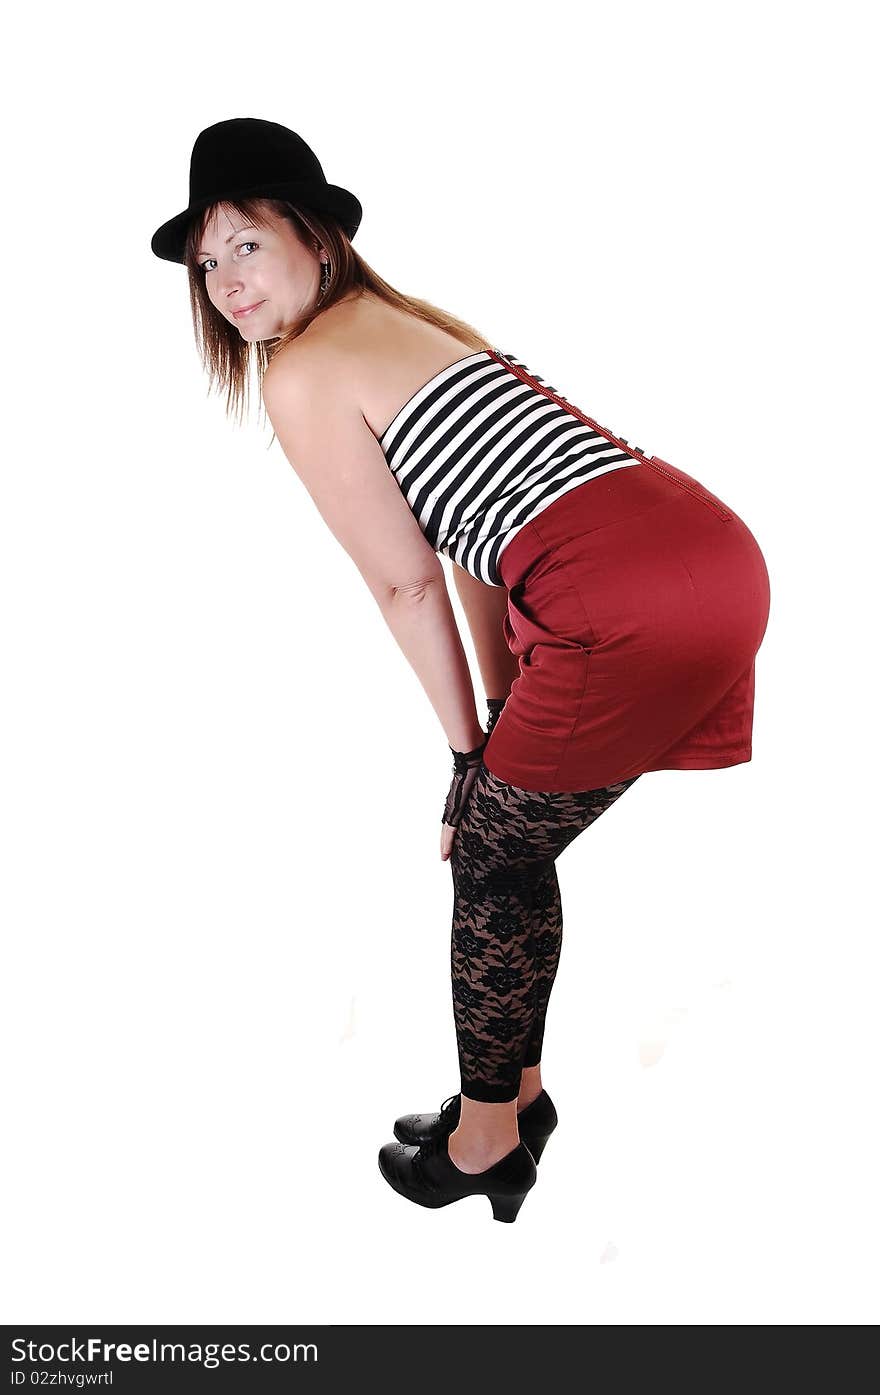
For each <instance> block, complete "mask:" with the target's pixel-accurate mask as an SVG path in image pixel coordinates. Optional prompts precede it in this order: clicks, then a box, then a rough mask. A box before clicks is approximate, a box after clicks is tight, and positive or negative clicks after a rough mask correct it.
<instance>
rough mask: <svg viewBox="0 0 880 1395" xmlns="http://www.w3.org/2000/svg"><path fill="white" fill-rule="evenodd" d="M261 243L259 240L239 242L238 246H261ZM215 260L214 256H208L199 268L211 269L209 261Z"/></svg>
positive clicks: (201, 269)
mask: <svg viewBox="0 0 880 1395" xmlns="http://www.w3.org/2000/svg"><path fill="white" fill-rule="evenodd" d="M259 245H260V244H259V242H239V244H238V247H259ZM238 247H236V249H235V250H236V251H238ZM248 256H250V253H248ZM213 260H214V258H213V257H208V258H207V260H206V261H203V262H202V263H201V264H200V266H199V270H200V271H207V270H208V269H209V268H208V262H212V261H213Z"/></svg>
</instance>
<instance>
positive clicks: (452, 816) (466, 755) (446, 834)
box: [440, 737, 488, 862]
mask: <svg viewBox="0 0 880 1395" xmlns="http://www.w3.org/2000/svg"><path fill="white" fill-rule="evenodd" d="M486 740H488V737H487V738H486ZM449 749H450V751H452V756H453V760H454V762H455V773H454V774H453V776H452V784H451V785H450V786H449V793H448V794H447V796H446V807H445V808H444V810H443V826H442V830H441V833H440V858H441V860H442V861H443V862H445V861H446V860H447V859H448V858H449V857H450V855H451V853H452V844H453V843H454V842H455V832H456V829H457V828H458V825H459V822H460V820H461V816H462V814H463V813H464V807H465V805H466V804H467V801H468V796H469V794H470V792H471V785H472V784H473V783H474V780H476V778H477V776H478V774H479V773H480V767H481V765H482V764H483V752H484V751H485V749H486V741H481V742H480V744H479V745H478V746H475V747H474V748H473V750H472V751H453V750H452V747H451V746H450V748H449Z"/></svg>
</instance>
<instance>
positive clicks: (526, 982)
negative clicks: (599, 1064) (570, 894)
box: [449, 765, 640, 1104]
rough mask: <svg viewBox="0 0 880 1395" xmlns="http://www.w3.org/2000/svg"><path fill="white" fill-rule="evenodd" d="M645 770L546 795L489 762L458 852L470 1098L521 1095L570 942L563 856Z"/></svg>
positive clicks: (455, 993)
mask: <svg viewBox="0 0 880 1395" xmlns="http://www.w3.org/2000/svg"><path fill="white" fill-rule="evenodd" d="M639 778H640V777H639V776H638V775H634V776H632V778H631V779H629V780H622V781H621V782H620V783H619V784H615V785H607V786H605V787H604V788H602V789H596V790H585V791H578V792H577V793H573V794H569V793H562V794H560V793H556V794H550V793H546V794H545V793H536V792H535V791H533V790H523V789H519V788H518V787H517V786H516V785H508V784H505V782H504V781H503V780H500V779H499V778H498V777H497V776H496V775H493V774H492V772H491V771H490V770H487V769H486V767H485V766H484V765H483V766H481V767H480V771H479V774H478V775H477V778H476V779H475V781H474V783H473V785H472V787H471V792H470V796H469V798H468V801H467V804H466V805H465V808H464V812H463V814H462V817H461V822H460V823H459V825H458V832H457V833H456V836H455V841H454V842H453V845H452V853H451V855H450V859H449V861H450V865H451V867H452V879H453V886H454V891H455V898H454V907H453V914H452V1005H453V1012H454V1014H455V1030H456V1037H457V1041H458V1060H459V1068H460V1071H461V1090H462V1093H463V1094H465V1095H467V1096H468V1097H469V1098H470V1099H475V1100H484V1101H487V1102H489V1103H498V1104H500V1103H503V1102H505V1101H509V1100H513V1099H516V1097H517V1095H518V1094H519V1086H520V1075H521V1072H522V1069H523V1067H524V1066H533V1065H537V1064H538V1062H539V1061H540V1059H541V1047H542V1044H543V1040H544V1023H545V1018H546V1015H547V1002H548V1000H549V997H550V990H551V989H552V987H553V980H554V979H555V977H556V969H557V966H558V964H559V951H560V948H561V945H562V905H561V901H560V896H559V882H558V880H557V877H556V866H555V863H556V859H557V858H558V856H559V854H560V853H561V852H562V851H563V849H565V848H567V847H568V845H569V843H571V842H573V841H574V839H575V838H576V837H577V836H578V834H579V833H582V832H583V830H584V829H585V828H588V827H589V826H590V824H591V823H593V822H594V821H595V820H596V819H597V818H598V817H599V815H600V814H603V813H604V812H605V810H606V809H608V808H610V806H611V805H612V804H613V803H614V802H615V800H617V799H619V798H620V796H621V795H622V794H623V792H624V790H627V789H629V787H630V785H632V784H634V783H635V781H636V780H638V779H639Z"/></svg>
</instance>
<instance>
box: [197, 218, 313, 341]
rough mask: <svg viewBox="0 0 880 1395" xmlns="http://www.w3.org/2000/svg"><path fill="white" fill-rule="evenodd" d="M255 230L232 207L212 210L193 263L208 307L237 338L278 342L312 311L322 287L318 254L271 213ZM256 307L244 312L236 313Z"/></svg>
mask: <svg viewBox="0 0 880 1395" xmlns="http://www.w3.org/2000/svg"><path fill="white" fill-rule="evenodd" d="M262 216H263V217H264V219H265V221H266V223H267V224H268V226H264V227H259V228H256V227H254V226H252V225H251V224H250V223H247V222H246V221H245V220H244V219H243V218H241V217H240V215H239V214H237V213H235V212H234V211H233V210H232V209H228V210H227V209H226V208H225V207H224V206H221V207H220V208H219V209H217V210H215V212H214V214H213V215H212V216H211V218H210V220H209V221H208V223H207V224H206V226H205V228H204V231H203V232H202V236H201V240H200V242H199V245H198V262H199V266H200V267H201V268H202V276H203V277H204V282H205V289H206V290H207V293H208V298H209V300H210V301H211V304H212V305H214V306H216V308H217V309H218V310H219V311H220V314H221V315H223V316H224V318H225V319H227V320H228V321H229V323H230V324H232V325H235V328H236V329H237V330H238V332H239V334H240V335H241V337H242V339H247V340H248V341H249V342H256V341H257V340H260V339H278V338H279V337H280V336H281V335H282V334H284V333H286V332H287V331H288V330H289V329H292V328H293V327H294V326H295V325H296V324H297V323H298V322H299V321H300V320H301V319H302V318H303V316H304V315H306V314H307V313H308V312H309V311H310V310H311V309H312V307H313V305H314V303H315V301H316V299H317V297H318V291H319V288H320V284H321V264H320V261H319V258H318V254H317V252H315V251H311V250H310V249H309V248H308V247H306V246H305V245H304V244H303V243H302V242H301V241H300V239H299V237H298V236H297V234H296V230H295V229H294V228H293V227H292V225H291V224H290V222H289V221H288V220H287V219H286V218H280V217H278V215H277V214H275V213H274V212H273V210H271V209H268V208H267V209H265V210H264V212H263V215H262ZM252 305H256V306H257V308H256V309H255V310H251V311H250V313H249V314H246V315H242V314H239V315H237V314H236V312H237V311H242V310H246V309H247V308H248V307H249V306H252Z"/></svg>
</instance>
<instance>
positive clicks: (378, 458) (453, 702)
mask: <svg viewBox="0 0 880 1395" xmlns="http://www.w3.org/2000/svg"><path fill="white" fill-rule="evenodd" d="M294 363H295V364H296V368H295V369H294V366H293V365H294ZM335 369H336V365H335V363H333V362H332V361H321V360H317V359H316V360H313V359H311V358H308V359H307V358H304V357H303V356H293V355H291V353H290V351H289V350H288V351H286V353H285V354H284V355H282V356H281V357H279V358H278V359H277V360H273V362H272V363H271V364H270V366H269V368H268V369H267V371H266V374H265V375H264V378H263V401H264V403H265V406H266V411H267V413H268V415H269V417H270V419H271V422H272V425H273V427H274V429H275V434H276V436H277V438H278V441H279V443H280V445H281V448H282V450H283V451H284V453H285V455H286V456H287V458H288V460H289V461H290V463H291V465H292V466H293V468H294V469H295V471H296V473H297V474H298V476H299V478H300V480H301V481H302V483H303V484H304V485H305V488H306V489H307V491H308V493H309V494H310V495H311V497H312V500H313V502H314V503H315V505H316V507H317V509H318V511H319V513H320V514H321V516H322V518H323V519H324V522H325V523H326V524H327V526H328V527H329V529H330V531H331V532H332V533H333V535H334V537H335V538H336V540H337V541H338V542H339V543H340V544H341V545H342V547H343V548H344V549H345V551H346V552H347V553H348V555H349V557H351V559H352V561H353V562H354V564H355V566H356V567H357V569H358V571H359V572H360V573H361V576H362V577H363V579H364V581H365V582H366V584H367V586H368V588H369V590H370V591H371V593H372V595H373V597H374V598H375V600H376V603H377V605H378V606H379V608H380V610H381V612H382V616H383V618H384V620H385V623H386V624H387V626H388V628H389V629H390V630H391V632H392V634H393V635H394V638H395V640H396V641H397V643H398V645H399V646H400V648H401V649H402V651H403V653H404V655H405V657H406V659H407V660H408V662H409V664H410V666H411V667H412V668H413V670H414V671H415V673H416V676H417V677H418V679H419V681H420V682H421V684H422V687H423V688H424V690H425V693H426V695H427V698H428V700H429V702H430V703H431V706H432V707H433V709H434V711H435V713H436V714H437V717H438V719H439V721H440V724H441V726H442V727H443V729H444V731H445V733H446V740H447V742H448V744H449V745H450V746H451V747H452V748H453V750H456V751H470V750H472V749H473V748H474V747H475V746H476V745H477V744H478V742H479V741H480V739H481V737H482V736H483V731H482V728H481V726H480V723H479V718H478V715H477V709H476V704H475V702H474V690H473V683H472V680H471V674H470V669H469V667H468V661H467V655H466V654H465V651H464V647H463V645H462V642H461V636H460V634H459V632H458V626H457V624H456V621H455V613H454V611H453V609H452V602H451V601H450V598H449V595H448V593H447V590H446V577H445V574H444V571H443V568H442V566H441V565H440V560H439V558H438V557H437V554H436V553H435V552H434V549H433V548H432V547H431V545H430V544H429V543H428V541H427V539H426V538H425V536H424V534H423V533H422V531H421V529H420V528H419V525H418V523H417V521H416V519H415V517H414V515H413V513H412V511H411V509H410V507H409V505H408V504H407V502H406V499H405V498H404V496H403V494H402V493H401V490H400V487H399V486H398V484H397V482H396V480H395V479H394V477H393V475H392V474H391V472H390V470H389V469H388V464H387V461H386V459H385V457H384V455H383V454H382V451H381V449H380V447H379V444H378V442H377V441H376V438H375V437H374V436H373V434H372V432H371V431H370V428H369V426H368V425H367V423H366V421H365V420H364V417H363V414H362V413H361V411H360V408H359V407H358V405H357V403H356V402H354V401H353V400H352V398H351V396H350V394H349V393H348V391H347V389H346V386H345V377H344V375H343V374H340V373H338V372H337V371H335Z"/></svg>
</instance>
